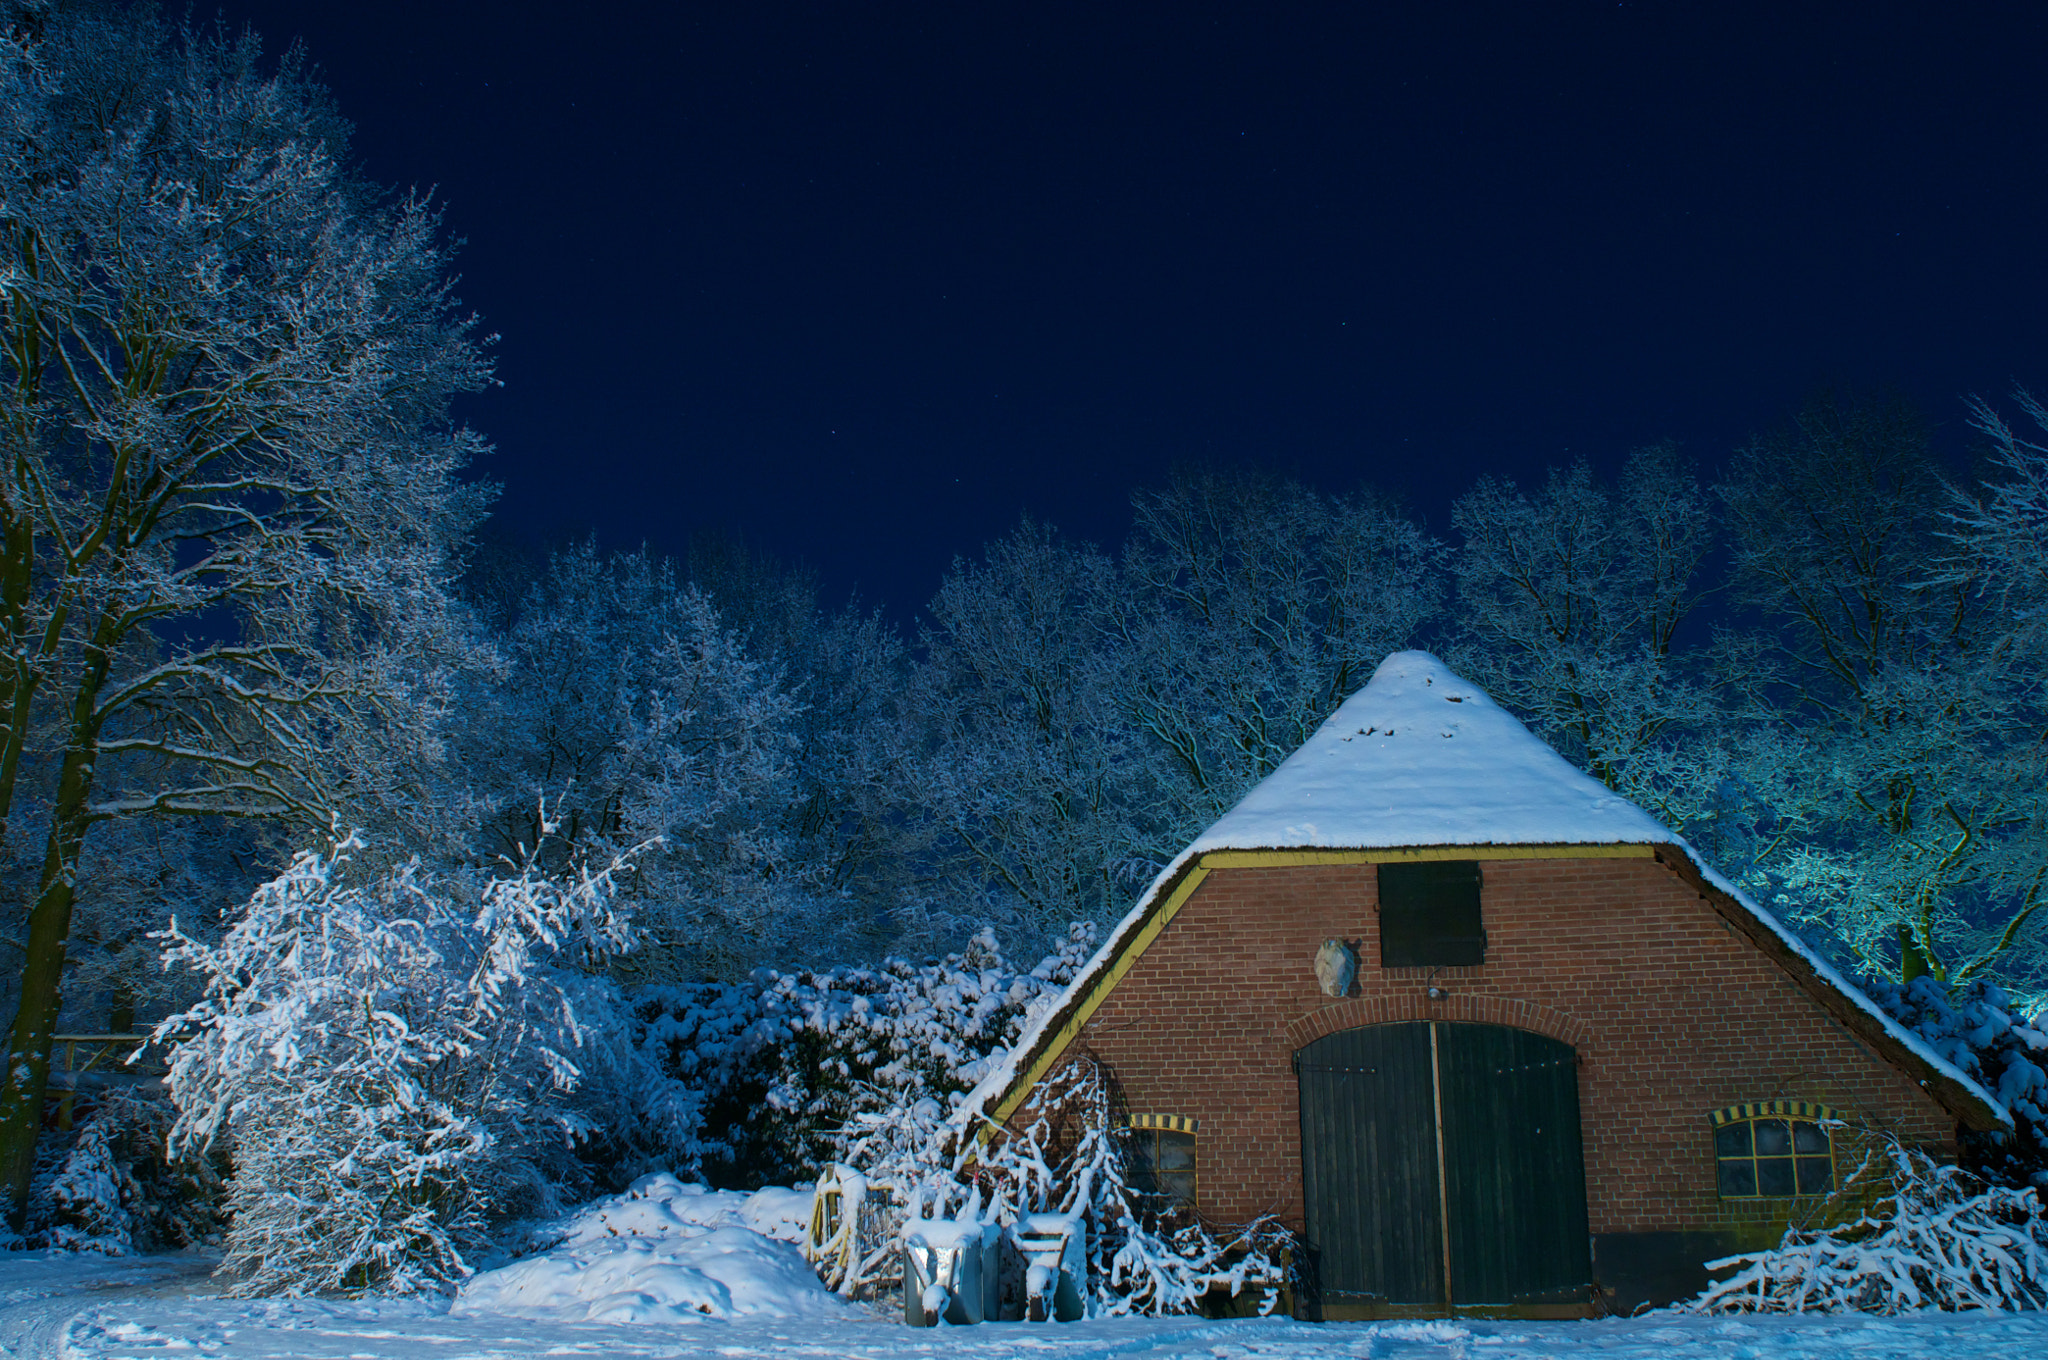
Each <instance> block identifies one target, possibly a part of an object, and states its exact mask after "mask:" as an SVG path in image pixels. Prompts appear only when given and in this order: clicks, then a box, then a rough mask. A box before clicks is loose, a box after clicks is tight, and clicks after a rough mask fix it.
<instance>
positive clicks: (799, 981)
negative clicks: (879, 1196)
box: [634, 924, 1096, 1183]
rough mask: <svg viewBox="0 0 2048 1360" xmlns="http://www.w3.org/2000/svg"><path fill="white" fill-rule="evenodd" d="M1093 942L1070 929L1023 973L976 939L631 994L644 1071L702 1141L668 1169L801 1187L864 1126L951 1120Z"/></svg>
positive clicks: (1083, 927) (1088, 929)
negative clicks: (916, 953) (903, 955)
mask: <svg viewBox="0 0 2048 1360" xmlns="http://www.w3.org/2000/svg"><path fill="white" fill-rule="evenodd" d="M1095 938H1096V937H1095V927H1094V926H1093V925H1088V924H1076V925H1074V926H1072V927H1070V928H1069V930H1068V935H1067V939H1066V940H1065V941H1064V942H1063V943H1062V944H1061V946H1060V948H1059V951H1058V952H1057V953H1055V954H1053V955H1051V956H1049V957H1047V958H1045V959H1043V960H1041V961H1040V962H1039V963H1038V965H1037V966H1036V967H1034V968H1031V969H1029V970H1025V969H1021V968H1018V967H1017V966H1015V965H1013V964H1011V963H1010V962H1009V961H1008V960H1006V959H1005V958H1004V957H1003V954H1002V951H1001V949H1000V948H998V946H997V944H996V939H995V935H994V933H993V932H991V931H983V932H982V933H981V934H979V935H977V936H975V937H974V939H973V940H972V941H971V942H970V943H969V945H968V947H967V948H966V949H965V950H964V951H963V952H961V953H959V954H952V955H948V956H947V957H946V958H944V959H941V960H937V961H928V962H926V963H923V964H916V963H911V962H909V961H907V960H904V959H885V960H883V962H882V963H881V964H880V965H879V966H878V967H873V968H856V967H841V968H833V969H830V970H807V971H803V972H794V973H776V972H771V971H765V970H764V971H761V972H757V973H756V974H755V975H754V976H753V977H752V978H751V979H750V980H749V981H748V982H747V983H745V984H739V985H726V984H720V983H705V984H700V985H697V986H661V987H649V988H645V989H642V990H640V991H637V992H635V993H634V1005H635V1015H636V1018H637V1019H638V1020H639V1026H640V1028H639V1036H638V1044H639V1047H640V1049H641V1052H642V1053H643V1054H644V1055H645V1056H646V1058H647V1060H648V1063H649V1066H651V1067H659V1068H660V1069H661V1070H662V1071H664V1072H665V1073H666V1074H667V1075H668V1076H669V1077H670V1078H671V1079H672V1081H673V1082H674V1083H675V1084H676V1085H677V1086H678V1087H680V1088H682V1089H685V1090H689V1091H694V1092H696V1093H697V1094H698V1098H699V1099H701V1101H702V1106H701V1110H699V1111H697V1112H695V1113H696V1117H698V1118H700V1119H701V1124H702V1127H701V1132H700V1133H699V1134H698V1135H697V1137H696V1138H695V1140H694V1141H693V1143H692V1144H691V1146H689V1147H688V1148H686V1149H682V1150H681V1151H682V1155H681V1156H680V1157H679V1159H678V1160H677V1162H676V1165H677V1166H678V1169H685V1170H695V1169H698V1168H699V1167H702V1168H704V1169H706V1170H707V1171H711V1172H713V1173H714V1174H719V1175H721V1176H727V1177H731V1178H732V1179H736V1180H748V1181H753V1182H756V1183H758V1182H760V1181H764V1180H769V1181H785V1180H809V1179H812V1178H814V1177H815V1176H816V1175H817V1174H818V1172H819V1171H820V1170H821V1169H822V1168H824V1167H826V1166H828V1165H830V1164H831V1163H832V1162H834V1161H845V1160H846V1155H845V1154H846V1150H847V1147H848V1146H849V1143H848V1139H849V1137H858V1136H863V1135H859V1134H858V1133H857V1132H856V1133H849V1130H854V1129H857V1127H864V1126H861V1125H859V1123H858V1121H859V1119H860V1117H862V1116H865V1115H871V1114H872V1115H880V1116H883V1117H884V1118H885V1120H888V1121H894V1120H898V1119H900V1118H901V1117H902V1116H903V1115H904V1112H906V1111H908V1110H909V1109H911V1108H912V1107H914V1106H916V1105H917V1104H918V1103H919V1102H920V1101H924V1100H928V1099H929V1100H935V1101H937V1102H939V1105H938V1108H939V1109H940V1110H941V1112H942V1113H943V1112H944V1111H947V1110H950V1109H951V1108H952V1103H953V1102H954V1101H955V1100H957V1099H958V1098H959V1097H960V1096H961V1095H962V1094H964V1093H965V1092H966V1091H968V1090H969V1089H971V1088H972V1087H973V1085H974V1084H975V1083H976V1082H977V1081H979V1080H980V1079H981V1077H982V1076H983V1074H984V1073H986V1072H987V1071H988V1070H989V1067H990V1065H991V1064H992V1063H993V1062H995V1061H996V1060H998V1059H999V1058H1001V1056H1002V1055H1003V1054H1004V1053H1006V1052H1008V1051H1009V1048H1010V1046H1011V1045H1013V1044H1014V1043H1015V1042H1016V1041H1017V1039H1018V1038H1019V1037H1020V1036H1021V1035H1022V1034H1023V1032H1024V1027H1025V1026H1026V1025H1028V1024H1029V1023H1030V1022H1031V1020H1032V1019H1033V1018H1035V1017H1036V1015H1037V1014H1038V1011H1039V1009H1040V1008H1042V1007H1044V1006H1046V1005H1050V1004H1051V1003H1052V1002H1053V1001H1054V1000H1055V999H1056V998H1057V997H1058V996H1059V993H1060V992H1061V990H1062V989H1063V988H1065V986H1066V984H1067V983H1068V982H1069V981H1071V980H1072V979H1073V976H1074V974H1075V972H1076V971H1078V970H1079V968H1080V967H1081V965H1082V964H1084V963H1086V962H1087V960H1088V958H1089V956H1090V955H1092V954H1093V953H1094V951H1095Z"/></svg>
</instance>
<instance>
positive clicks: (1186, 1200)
mask: <svg viewBox="0 0 2048 1360" xmlns="http://www.w3.org/2000/svg"><path fill="white" fill-rule="evenodd" d="M1159 1193H1160V1194H1162V1195H1164V1196H1166V1197H1167V1198H1168V1199H1177V1200H1179V1201H1181V1202H1182V1203H1183V1204H1193V1203H1194V1202H1195V1173H1194V1172H1192V1171H1175V1172H1171V1173H1169V1174H1167V1175H1164V1176H1161V1177H1160V1178H1159Z"/></svg>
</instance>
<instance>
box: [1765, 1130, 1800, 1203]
mask: <svg viewBox="0 0 2048 1360" xmlns="http://www.w3.org/2000/svg"><path fill="white" fill-rule="evenodd" d="M1757 1141H1758V1142H1759V1143H1761V1142H1762V1141H1763V1137H1762V1131H1761V1130H1759V1131H1758V1137H1757ZM1796 1189H1797V1182H1795V1181H1794V1180H1793V1178H1792V1159H1791V1158H1790V1157H1759V1158H1757V1159H1756V1192H1757V1193H1758V1194H1759V1195H1789V1194H1792V1193H1793V1192H1794V1191H1795V1190H1796Z"/></svg>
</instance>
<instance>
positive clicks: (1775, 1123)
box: [1756, 1119, 1792, 1157]
mask: <svg viewBox="0 0 2048 1360" xmlns="http://www.w3.org/2000/svg"><path fill="white" fill-rule="evenodd" d="M1791 1151H1792V1130H1791V1129H1789V1128H1787V1127H1786V1125H1785V1121H1784V1120H1782V1119H1759V1120H1757V1121H1756V1155H1757V1156H1759V1157H1784V1156H1787V1155H1789V1154H1790V1153H1791Z"/></svg>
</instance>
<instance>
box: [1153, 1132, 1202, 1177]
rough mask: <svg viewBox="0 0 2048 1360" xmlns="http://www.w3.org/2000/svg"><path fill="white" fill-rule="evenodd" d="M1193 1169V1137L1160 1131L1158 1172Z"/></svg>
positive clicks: (1191, 1135)
mask: <svg viewBox="0 0 2048 1360" xmlns="http://www.w3.org/2000/svg"><path fill="white" fill-rule="evenodd" d="M1194 1168H1195V1135H1193V1134H1192V1133H1167V1132H1164V1131H1162V1132H1161V1133H1160V1135H1159V1169H1160V1171H1161V1172H1168V1171H1192V1170H1194Z"/></svg>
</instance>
